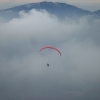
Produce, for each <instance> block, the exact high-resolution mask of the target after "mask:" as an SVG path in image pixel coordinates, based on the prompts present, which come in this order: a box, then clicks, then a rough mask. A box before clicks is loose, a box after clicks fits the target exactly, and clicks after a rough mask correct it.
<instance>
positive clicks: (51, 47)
mask: <svg viewBox="0 0 100 100" xmlns="http://www.w3.org/2000/svg"><path fill="white" fill-rule="evenodd" d="M47 48H49V49H53V50H56V51H57V52H58V53H59V54H60V56H61V52H60V50H58V49H57V48H55V47H53V46H45V47H43V48H41V49H40V51H42V50H44V49H47ZM40 51H39V52H40Z"/></svg>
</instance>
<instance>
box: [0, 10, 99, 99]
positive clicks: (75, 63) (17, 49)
mask: <svg viewBox="0 0 100 100" xmlns="http://www.w3.org/2000/svg"><path fill="white" fill-rule="evenodd" d="M99 27H100V19H94V18H93V16H84V17H81V18H79V19H76V20H75V19H70V18H67V17H66V19H65V20H64V21H61V20H60V19H58V18H57V17H56V16H54V15H51V14H49V13H48V12H46V11H45V10H41V11H37V10H35V9H32V10H31V11H29V12H28V13H25V12H24V11H21V12H19V17H16V18H12V19H11V20H6V18H2V17H0V83H1V84H0V99H1V100H51V99H52V100H89V99H91V100H100V95H99V93H100V86H99V84H100V77H99V76H100V60H99V59H100V33H99V32H100V28H99ZM44 46H54V47H56V48H58V49H59V50H60V51H61V53H62V56H60V55H59V53H58V52H56V51H55V50H49V49H46V50H43V51H41V52H39V50H40V49H41V48H42V47H44ZM47 63H49V64H50V66H49V67H47Z"/></svg>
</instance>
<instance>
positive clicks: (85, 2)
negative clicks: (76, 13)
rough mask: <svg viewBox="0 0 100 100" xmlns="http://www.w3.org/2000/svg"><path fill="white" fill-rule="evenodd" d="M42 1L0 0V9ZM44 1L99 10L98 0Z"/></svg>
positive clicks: (99, 2) (99, 0)
mask: <svg viewBox="0 0 100 100" xmlns="http://www.w3.org/2000/svg"><path fill="white" fill-rule="evenodd" d="M42 1H44V0H0V9H6V8H10V7H14V6H17V5H22V4H26V3H28V2H42ZM45 1H52V2H63V3H67V4H71V5H74V6H77V7H79V8H82V9H84V10H89V11H96V10H100V0H45Z"/></svg>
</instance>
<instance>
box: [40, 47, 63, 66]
mask: <svg viewBox="0 0 100 100" xmlns="http://www.w3.org/2000/svg"><path fill="white" fill-rule="evenodd" d="M44 49H53V50H55V51H57V52H58V53H59V54H60V56H61V52H60V50H58V49H57V48H55V47H53V46H45V47H43V48H41V49H40V51H39V52H41V51H42V50H44ZM47 66H48V67H49V64H48V63H47Z"/></svg>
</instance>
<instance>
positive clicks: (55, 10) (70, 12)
mask: <svg viewBox="0 0 100 100" xmlns="http://www.w3.org/2000/svg"><path fill="white" fill-rule="evenodd" d="M33 8H34V9H37V10H41V9H44V10H46V11H47V12H49V13H51V14H54V15H56V16H57V17H59V18H65V17H66V16H67V17H80V16H84V15H90V14H92V12H90V11H87V10H83V9H80V8H77V7H75V6H72V5H69V4H65V3H57V2H56V3H53V2H39V3H29V4H25V5H21V6H16V7H12V8H9V9H5V10H1V11H3V12H4V11H9V10H10V11H13V12H16V13H18V12H19V11H22V10H25V11H26V12H27V11H29V10H31V9H33ZM1 11H0V12H1Z"/></svg>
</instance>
